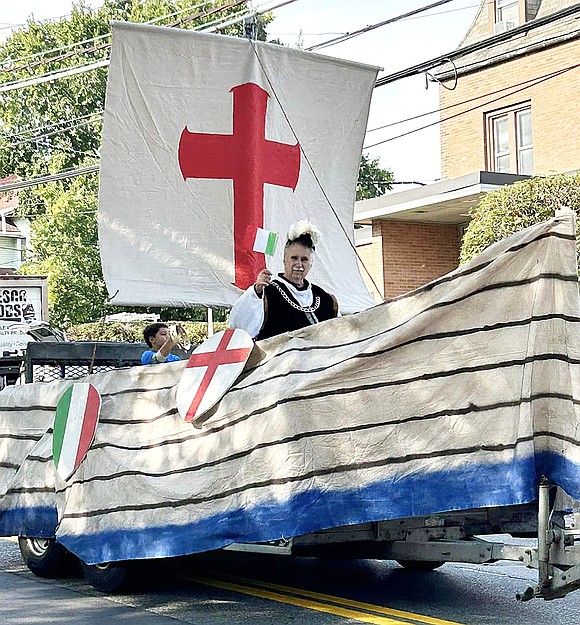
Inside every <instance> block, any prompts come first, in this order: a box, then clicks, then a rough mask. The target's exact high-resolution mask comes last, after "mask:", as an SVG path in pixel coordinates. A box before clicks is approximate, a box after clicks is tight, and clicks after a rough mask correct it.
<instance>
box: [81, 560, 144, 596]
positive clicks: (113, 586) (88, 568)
mask: <svg viewBox="0 0 580 625" xmlns="http://www.w3.org/2000/svg"><path fill="white" fill-rule="evenodd" d="M81 566H82V567H83V573H84V574H85V579H86V580H87V582H89V584H91V586H93V588H96V589H97V590H100V591H101V592H106V593H118V592H122V591H123V590H125V589H126V588H127V587H128V586H129V585H130V582H131V579H132V576H131V569H130V566H129V565H128V564H127V563H125V562H105V563H103V564H85V563H84V562H81Z"/></svg>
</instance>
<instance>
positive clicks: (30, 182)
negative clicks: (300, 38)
mask: <svg viewBox="0 0 580 625" xmlns="http://www.w3.org/2000/svg"><path fill="white" fill-rule="evenodd" d="M260 64H261V63H260ZM578 67H580V63H578V64H575V65H570V66H568V67H565V68H562V69H560V70H556V71H554V72H551V73H549V74H544V75H543V76H539V77H536V78H533V79H530V80H528V81H524V83H518V84H517V85H512V86H511V87H509V88H512V89H513V87H518V88H517V89H514V90H513V91H511V92H509V93H504V94H502V95H500V96H499V97H497V98H492V99H490V100H486V101H485V102H482V103H479V104H478V105H476V106H473V107H470V108H468V109H465V110H462V111H459V112H458V113H456V114H454V115H450V116H449V117H446V118H444V119H440V120H436V121H435V122H432V123H430V124H426V125H424V126H420V127H418V128H414V129H412V130H409V131H407V132H404V133H401V134H399V135H396V136H394V137H389V138H387V139H384V140H382V141H377V142H376V143H372V144H370V145H365V146H364V148H363V149H364V150H369V149H371V148H373V147H376V146H378V145H382V144H384V143H388V142H390V141H394V140H396V139H400V138H402V137H406V136H408V135H411V134H414V133H415V132H419V131H421V130H425V129H426V128H430V127H432V126H435V125H437V124H441V123H443V122H446V121H448V120H450V119H454V118H456V117H459V116H461V115H465V114H466V113H470V112H471V111H474V110H477V109H478V108H481V107H483V106H486V105H488V104H491V103H493V102H497V101H499V100H501V99H503V98H506V97H509V96H512V95H514V94H516V93H520V92H522V91H525V90H526V89H529V88H531V87H535V86H537V85H539V84H541V83H543V82H545V81H547V80H551V79H552V78H555V77H557V76H560V75H562V74H565V73H567V72H569V71H572V70H574V69H577V68H578ZM522 85H523V86H522ZM270 87H271V88H272V89H273V87H272V85H271V84H270ZM506 89H507V88H505V89H501V90H497V91H494V92H490V93H489V94H485V95H484V96H481V97H486V96H487V95H495V93H497V92H498V91H505V90H506ZM474 99H480V98H472V99H470V100H466V101H465V102H461V103H458V104H465V103H469V102H470V101H473V100H474ZM280 106H281V104H280ZM304 157H305V160H306V161H307V162H308V159H307V156H306V155H305V154H304ZM309 165H310V163H309ZM98 169H99V166H98V165H94V166H90V167H89V168H84V169H78V170H72V173H69V172H67V171H66V170H65V171H63V172H58V174H52V175H50V176H45V177H40V178H33V179H30V180H28V181H22V182H16V183H9V184H0V193H4V192H6V191H10V190H14V189H19V188H24V187H28V186H36V185H38V184H44V183H45V182H52V181H54V180H60V179H65V178H69V177H74V176H79V175H84V174H87V173H94V172H96V171H98ZM61 174H64V175H61ZM56 176H58V177H56ZM323 192H324V191H323ZM329 201H330V200H329Z"/></svg>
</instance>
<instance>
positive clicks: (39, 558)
mask: <svg viewBox="0 0 580 625" xmlns="http://www.w3.org/2000/svg"><path fill="white" fill-rule="evenodd" d="M18 546H19V547H20V553H21V554H22V559H23V560H24V563H25V564H26V566H27V567H28V568H29V569H30V570H31V571H32V572H33V573H34V574H35V575H36V576H37V577H46V578H49V579H54V578H57V577H70V576H71V575H74V574H76V573H77V572H78V565H77V563H76V562H75V557H74V556H73V554H72V553H71V552H70V551H67V550H66V549H65V548H64V547H63V546H62V545H60V544H59V543H57V542H56V540H55V539H54V538H32V537H26V536H19V537H18Z"/></svg>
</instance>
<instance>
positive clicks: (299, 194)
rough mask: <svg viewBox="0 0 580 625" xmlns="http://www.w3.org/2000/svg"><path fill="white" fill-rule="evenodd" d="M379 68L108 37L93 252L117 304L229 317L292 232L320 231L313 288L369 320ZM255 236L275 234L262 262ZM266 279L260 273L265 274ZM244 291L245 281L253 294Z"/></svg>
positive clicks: (216, 43) (235, 41)
mask: <svg viewBox="0 0 580 625" xmlns="http://www.w3.org/2000/svg"><path fill="white" fill-rule="evenodd" d="M376 73H377V68H375V67H369V66H366V65H360V64H355V63H351V62H348V61H342V60H337V59H332V58H329V57H325V56H320V55H315V54H311V53H307V52H303V51H299V50H294V49H289V48H285V47H282V46H276V45H270V44H263V43H260V42H250V41H248V40H245V39H240V38H234V37H224V36H219V35H208V34H201V33H195V32H191V31H180V30H174V29H169V28H160V27H152V26H142V25H134V24H126V23H115V24H114V27H113V49H112V53H111V65H110V70H109V82H108V87H107V100H106V110H105V119H104V136H103V146H102V160H101V186H100V202H99V203H100V206H99V239H100V245H101V256H102V263H103V272H104V276H105V281H106V284H107V288H108V291H109V294H110V295H111V296H112V297H113V299H112V302H113V303H114V304H119V305H157V306H161V305H167V306H187V305H191V304H205V305H217V306H230V305H231V304H233V303H234V302H235V301H236V299H237V298H238V297H239V295H240V294H241V292H242V288H245V286H247V285H248V284H249V283H251V282H249V283H248V280H253V278H254V276H255V273H254V270H255V269H256V268H258V267H259V265H260V263H262V266H263V263H264V262H265V263H266V264H267V266H268V268H269V269H270V270H272V271H273V272H278V271H281V270H282V251H283V243H284V237H285V235H286V232H287V230H288V227H289V226H290V225H291V224H292V223H294V222H296V221H298V220H299V219H305V218H307V219H310V220H311V221H313V222H314V223H316V224H317V225H318V227H319V228H320V230H321V231H322V241H321V244H320V245H319V246H317V250H316V260H315V263H314V267H313V270H312V272H311V274H310V277H311V279H312V281H313V282H314V283H316V284H319V285H320V286H322V287H323V288H325V289H326V290H328V291H330V292H332V293H334V294H335V295H336V296H337V298H338V300H339V303H340V306H341V310H342V311H345V312H354V311H358V310H362V309H364V308H368V307H369V306H371V305H373V303H374V302H373V300H372V298H371V296H370V295H369V293H368V290H367V289H366V287H365V286H364V283H363V280H362V278H361V275H360V272H359V268H358V265H357V258H356V254H355V252H354V246H353V245H352V243H353V239H354V229H353V207H354V196H355V187H356V180H357V174H358V164H359V159H360V154H361V149H362V142H363V138H364V133H365V129H366V122H367V115H368V108H369V104H370V97H371V92H372V88H373V85H374V82H375V79H376ZM256 226H258V227H263V228H264V229H266V230H269V231H273V232H277V233H279V235H280V237H281V239H282V241H281V243H279V244H278V246H277V250H276V253H275V254H274V256H264V254H260V253H258V252H253V251H252V247H253V239H254V237H255V234H256V230H257V228H256ZM259 268H261V267H259ZM244 280H245V282H244Z"/></svg>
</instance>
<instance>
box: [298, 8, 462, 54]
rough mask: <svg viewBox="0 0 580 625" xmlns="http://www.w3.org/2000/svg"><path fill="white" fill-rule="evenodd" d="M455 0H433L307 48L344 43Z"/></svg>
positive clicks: (312, 48) (319, 47)
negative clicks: (436, 0) (435, 0)
mask: <svg viewBox="0 0 580 625" xmlns="http://www.w3.org/2000/svg"><path fill="white" fill-rule="evenodd" d="M450 2H453V0H438V2H432V3H431V4H428V5H425V6H423V7H419V8H418V9H415V10H413V11H408V12H407V13H402V14H401V15H397V16H395V17H391V18H389V19H387V20H384V21H382V22H378V23H376V24H371V25H370V26H365V27H364V28H360V29H359V30H355V31H353V32H352V33H345V34H344V35H341V36H339V37H334V38H333V39H329V40H328V41H324V42H323V43H318V44H316V45H314V46H310V48H307V50H309V51H313V50H320V49H321V48H326V47H328V46H334V45H336V44H337V43H342V42H343V41H347V40H348V39H352V38H353V37H357V36H358V35H363V34H365V33H368V32H370V31H371V30H375V29H377V28H381V27H382V26H387V25H388V24H393V23H395V22H399V21H401V20H404V19H406V18H408V17H411V16H413V15H417V14H418V13H424V12H425V11H429V10H430V9H434V8H435V7H438V6H441V5H442V4H449V3H450Z"/></svg>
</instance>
